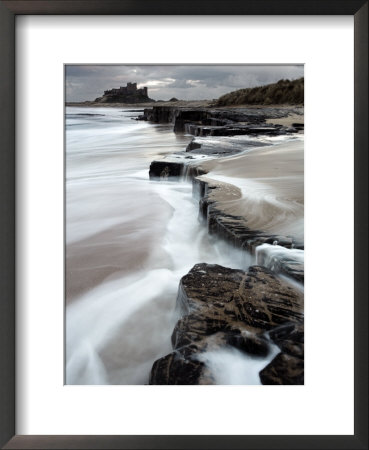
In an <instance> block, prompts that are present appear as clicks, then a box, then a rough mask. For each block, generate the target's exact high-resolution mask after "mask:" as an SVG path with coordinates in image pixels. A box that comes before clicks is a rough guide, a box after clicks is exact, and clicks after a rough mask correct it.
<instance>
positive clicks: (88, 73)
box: [66, 65, 304, 102]
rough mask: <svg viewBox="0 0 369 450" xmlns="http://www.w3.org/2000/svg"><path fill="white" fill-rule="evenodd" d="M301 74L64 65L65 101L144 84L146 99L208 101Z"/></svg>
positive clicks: (299, 68) (288, 69)
mask: <svg viewBox="0 0 369 450" xmlns="http://www.w3.org/2000/svg"><path fill="white" fill-rule="evenodd" d="M303 75H304V66H303V65H278V66H277V65H275V66H274V65H240V66H229V65H218V66H212V65H207V66H192V65H191V66H190V65H189V66H163V65H161V66H151V65H150V66H148V65H147V66H133V65H132V66H129V65H85V66H81V65H68V66H66V100H67V101H75V102H78V101H85V100H94V99H95V98H96V97H100V96H101V95H102V94H103V92H104V90H106V89H112V88H117V87H119V86H126V84H127V83H128V82H132V83H137V87H139V88H140V87H143V86H147V88H148V94H149V97H150V98H153V99H154V100H169V99H170V98H172V97H176V98H178V99H179V100H205V99H206V100H212V99H214V98H218V97H220V96H221V95H223V94H226V93H227V92H231V91H234V90H236V89H242V88H247V87H254V86H260V85H263V84H268V83H274V82H276V81H278V80H280V79H281V78H288V79H290V80H291V79H296V78H299V77H302V76H303Z"/></svg>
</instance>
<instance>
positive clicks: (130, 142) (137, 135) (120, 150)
mask: <svg viewBox="0 0 369 450" xmlns="http://www.w3.org/2000/svg"><path fill="white" fill-rule="evenodd" d="M138 114H139V113H138V112H132V111H131V110H129V109H128V108H127V109H121V108H109V107H106V108H105V107H104V108H78V107H68V108H67V109H66V330H65V331H66V333H65V340H66V367H65V376H66V383H67V384H102V385H104V384H147V383H148V378H149V373H150V370H151V367H152V364H153V362H154V361H155V360H156V359H158V358H160V357H161V356H164V355H166V354H167V353H169V352H171V344H170V336H171V334H172V331H173V328H174V325H175V323H176V321H177V320H178V317H177V315H176V312H175V302H176V295H177V289H178V283H179V280H180V278H181V277H182V276H183V275H185V274H186V273H187V272H188V271H189V270H190V269H191V268H192V267H193V265H195V264H197V263H200V262H208V263H211V264H221V265H223V266H227V267H232V268H241V269H244V270H246V269H247V267H248V266H249V265H250V264H252V263H254V258H252V257H251V256H249V255H247V254H246V253H244V252H241V251H238V250H236V249H234V248H231V247H230V246H228V245H227V244H225V243H224V242H220V241H217V240H216V239H214V238H213V237H210V236H208V234H207V231H206V229H205V227H204V226H203V225H202V224H201V223H200V222H199V221H198V204H197V202H196V201H195V200H194V199H193V198H192V186H191V184H190V183H189V182H186V181H181V182H170V181H169V182H165V181H161V182H157V181H150V180H149V175H148V171H149V166H150V162H151V161H152V160H154V159H159V158H162V157H164V156H165V155H167V154H171V153H173V152H176V151H182V150H184V148H185V147H186V145H187V144H188V142H189V141H190V140H191V136H186V135H181V134H175V133H173V131H172V126H171V125H162V124H160V125H156V124H151V123H147V122H142V121H136V120H132V119H133V118H134V117H136V116H137V115H138ZM216 358H217V355H215V357H213V355H211V357H210V358H209V364H210V363H211V364H213V365H215V366H216V367H217V370H218V369H219V364H218V362H217V361H218V360H217V359H216ZM229 358H231V359H232V362H234V363H235V367H237V361H236V360H237V352H233V353H232V354H230V355H229ZM214 361H215V362H214ZM240 364H241V366H240V367H242V364H243V362H242V361H240ZM263 364H264V365H265V364H267V361H264V362H263ZM249 365H250V364H249ZM215 366H214V367H215ZM259 370H260V361H257V362H256V363H255V368H254V372H253V373H250V374H249V375H248V378H247V379H249V380H252V383H255V373H257V371H259ZM251 372H252V371H251ZM216 379H218V380H219V382H220V383H221V382H226V381H224V380H228V379H229V377H228V378H227V376H221V375H219V376H217V377H216ZM237 379H238V378H237ZM239 379H240V380H244V382H247V380H246V381H245V379H244V378H242V377H241V378H239ZM250 383H251V382H250Z"/></svg>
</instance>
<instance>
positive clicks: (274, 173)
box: [201, 139, 304, 241]
mask: <svg viewBox="0 0 369 450" xmlns="http://www.w3.org/2000/svg"><path fill="white" fill-rule="evenodd" d="M201 166H202V167H203V168H204V169H205V170H206V171H208V173H207V175H206V176H203V177H204V178H207V179H211V180H216V182H217V184H218V185H219V183H225V184H224V185H223V187H222V189H215V190H214V191H212V192H211V194H210V196H211V198H212V199H214V200H215V201H216V202H217V203H218V206H219V207H220V208H221V209H222V210H223V211H224V212H226V213H228V214H232V215H236V216H243V217H244V218H245V221H246V223H247V226H248V227H249V228H251V229H253V230H262V231H270V232H272V233H277V234H282V235H286V234H290V235H292V236H294V237H295V238H297V239H298V240H302V241H303V237H304V226H303V222H304V142H303V140H302V139H301V140H296V141H291V142H288V143H283V144H278V145H273V146H267V147H264V148H262V149H260V148H259V149H255V150H251V151H250V152H249V153H247V154H245V155H241V156H233V157H230V158H223V159H219V160H212V161H207V162H204V163H202V164H201ZM230 184H231V185H233V186H235V188H238V190H239V191H240V192H241V196H240V195H238V194H237V190H236V189H235V188H233V189H231V188H230V186H229V185H230Z"/></svg>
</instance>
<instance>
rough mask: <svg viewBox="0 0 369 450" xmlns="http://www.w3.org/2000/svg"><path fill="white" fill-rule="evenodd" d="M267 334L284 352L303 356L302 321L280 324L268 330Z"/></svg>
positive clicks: (299, 356)
mask: <svg viewBox="0 0 369 450" xmlns="http://www.w3.org/2000/svg"><path fill="white" fill-rule="evenodd" d="M269 336H270V338H271V339H272V340H273V341H274V342H275V343H276V344H277V345H278V347H279V348H280V349H281V350H282V351H283V352H284V353H287V354H288V355H292V356H295V357H297V358H301V359H303V358H304V325H303V324H302V323H300V324H298V323H289V324H286V325H282V326H281V327H279V328H275V329H273V330H272V331H270V333H269Z"/></svg>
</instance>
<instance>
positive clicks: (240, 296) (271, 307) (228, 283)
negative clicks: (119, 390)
mask: <svg viewBox="0 0 369 450" xmlns="http://www.w3.org/2000/svg"><path fill="white" fill-rule="evenodd" d="M177 310H178V312H180V313H181V315H182V317H181V319H180V320H179V321H178V322H177V324H176V326H175V328H174V330H173V334H172V346H173V349H174V350H176V351H175V352H173V353H171V354H170V355H167V356H166V357H164V358H161V359H160V360H158V361H156V362H155V364H154V366H153V369H152V373H151V378H150V383H151V384H204V383H211V377H210V378H209V374H208V373H207V372H206V370H205V368H204V365H203V363H200V362H199V360H198V358H197V355H199V354H201V353H202V352H205V351H208V350H214V349H217V348H221V347H224V346H233V347H235V348H237V349H238V350H240V351H243V352H245V353H248V354H252V355H259V356H265V355H267V354H268V352H269V351H270V350H269V343H268V341H267V340H266V339H265V338H264V337H263V333H265V332H266V331H267V330H273V329H275V328H277V327H279V326H280V324H281V323H282V324H289V326H290V327H291V326H292V325H294V324H302V323H303V295H302V294H301V293H300V292H298V291H295V290H294V289H293V288H291V287H290V286H289V285H288V284H287V283H285V282H284V281H282V280H280V279H278V278H276V277H275V276H274V275H273V274H272V273H271V272H270V271H269V270H267V269H265V268H263V267H259V266H253V267H250V268H249V271H248V272H244V271H242V270H235V269H230V268H226V267H222V266H219V265H217V264H214V265H213V264H205V263H203V264H196V265H195V266H194V267H193V268H192V269H191V271H190V272H189V273H188V274H187V275H185V276H184V277H183V278H182V279H181V282H180V285H179V289H178V296H177ZM291 324H292V325H291ZM296 329H297V328H296ZM294 330H295V329H292V328H290V329H288V330H287V331H286V330H284V331H283V330H281V329H279V332H277V333H276V334H275V335H273V336H274V338H275V339H277V337H278V339H279V340H280V341H281V342H282V340H284V341H287V340H290V339H291V336H292V332H293V331H294ZM288 333H289V334H288ZM278 342H279V341H278ZM300 360H301V358H300ZM287 366H288V364H287ZM287 369H288V367H287V368H286V369H285V370H287ZM280 376H282V375H280ZM287 381H288V382H289V381H290V380H289V378H287Z"/></svg>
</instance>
